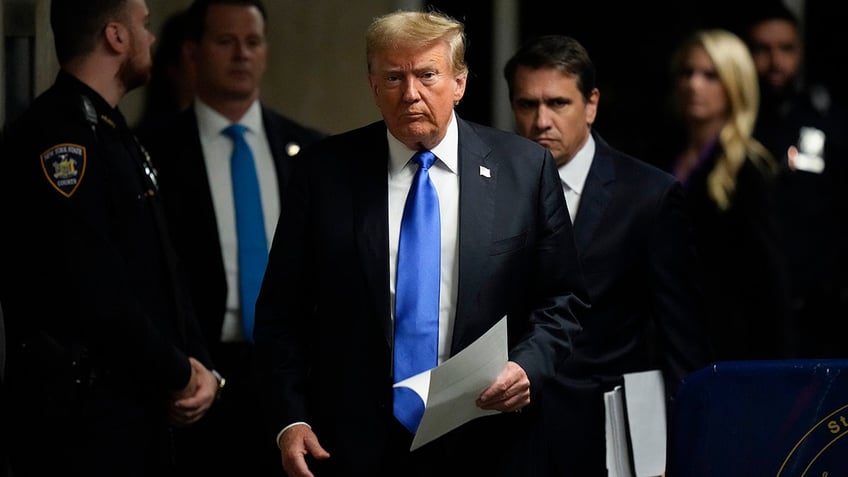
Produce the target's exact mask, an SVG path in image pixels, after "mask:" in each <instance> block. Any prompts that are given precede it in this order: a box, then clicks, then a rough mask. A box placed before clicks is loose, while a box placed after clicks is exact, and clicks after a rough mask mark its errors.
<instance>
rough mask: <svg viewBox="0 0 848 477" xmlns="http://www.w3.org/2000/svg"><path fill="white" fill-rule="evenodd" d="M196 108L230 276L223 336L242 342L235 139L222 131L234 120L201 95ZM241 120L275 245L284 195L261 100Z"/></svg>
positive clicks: (267, 227)
mask: <svg viewBox="0 0 848 477" xmlns="http://www.w3.org/2000/svg"><path fill="white" fill-rule="evenodd" d="M194 110H195V114H196V115H197V129H198V132H199V134H200V144H201V146H202V148H203V159H204V161H205V162H206V171H207V175H208V179H209V189H210V190H211V191H212V203H213V204H214V207H215V219H216V221H217V223H218V236H219V237H220V240H221V253H222V254H223V257H224V270H225V271H226V275H227V312H226V314H225V316H224V325H223V329H222V332H221V339H222V340H223V341H243V340H244V335H243V333H242V330H241V313H240V305H239V287H238V243H237V239H236V219H235V205H234V203H233V189H232V176H231V173H230V156H231V155H232V152H233V141H232V140H231V139H230V138H229V137H227V136H225V135H224V134H223V133H222V131H223V130H224V128H226V127H227V126H229V125H230V124H232V123H231V122H230V120H229V119H227V118H225V117H224V116H222V115H221V114H220V113H218V112H217V111H215V110H214V109H212V108H211V107H210V106H209V105H207V104H206V103H204V102H203V101H201V100H200V99H199V98H195V100H194ZM239 124H241V125H243V126H245V127H247V130H248V132H247V133H246V134H245V139H246V140H247V144H248V145H249V146H250V150H251V152H253V159H254V162H255V164H256V175H257V176H258V178H259V188H260V191H261V195H262V214H263V216H264V217H265V236H266V237H267V241H268V247H269V249H270V247H271V242H272V240H273V238H274V229H275V228H276V226H277V219H278V218H279V215H280V194H279V189H278V188H277V172H276V169H275V167H274V160H273V157H272V155H271V147H270V146H269V145H268V139H267V137H266V135H265V125H264V124H263V123H262V107H261V105H260V103H259V101H255V102H254V103H253V105H252V106H251V107H250V109H248V110H247V112H246V113H245V114H244V116H243V117H242V118H241V120H239ZM198 172H199V171H198Z"/></svg>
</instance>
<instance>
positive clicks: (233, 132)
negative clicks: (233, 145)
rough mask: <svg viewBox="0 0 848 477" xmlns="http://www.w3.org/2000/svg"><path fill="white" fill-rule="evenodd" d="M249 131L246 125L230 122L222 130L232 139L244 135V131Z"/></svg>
mask: <svg viewBox="0 0 848 477" xmlns="http://www.w3.org/2000/svg"><path fill="white" fill-rule="evenodd" d="M246 131H247V127H246V126H242V125H241V124H230V125H229V126H227V127H226V128H224V130H223V131H221V132H222V133H223V134H224V135H226V136H228V137H229V138H230V139H232V140H236V139H238V138H240V137H243V136H244V133H245V132H246Z"/></svg>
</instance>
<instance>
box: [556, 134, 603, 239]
mask: <svg viewBox="0 0 848 477" xmlns="http://www.w3.org/2000/svg"><path fill="white" fill-rule="evenodd" d="M594 157H595V138H593V137H592V135H591V134H590V135H589V138H588V139H587V140H586V144H584V145H583V147H581V148H580V150H579V151H577V154H575V155H574V157H573V158H571V160H570V161H568V162H566V163H565V164H563V165H561V166H559V169H558V171H559V179H560V181H561V182H562V190H563V192H565V203H566V204H568V214H569V215H570V216H571V223H572V224H573V223H574V218H575V217H577V208H578V207H580V196H581V195H582V194H583V186H585V185H586V177H587V176H588V175H589V168H590V167H592V159H593V158H594Z"/></svg>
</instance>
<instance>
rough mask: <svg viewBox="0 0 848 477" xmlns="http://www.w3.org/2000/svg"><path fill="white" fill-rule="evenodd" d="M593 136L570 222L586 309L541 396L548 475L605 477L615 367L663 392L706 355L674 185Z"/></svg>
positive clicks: (693, 268)
mask: <svg viewBox="0 0 848 477" xmlns="http://www.w3.org/2000/svg"><path fill="white" fill-rule="evenodd" d="M593 137H594V138H595V144H596V149H595V156H594V159H593V161H592V166H591V168H590V169H589V175H588V176H587V178H586V184H585V186H584V188H583V193H582V197H581V199H580V205H579V207H578V209H577V215H576V217H575V222H574V236H575V242H576V245H577V250H578V252H579V254H580V260H581V263H582V265H583V272H584V277H585V280H586V286H587V288H588V290H589V299H590V301H591V303H592V308H591V309H590V310H589V311H588V313H587V314H586V316H585V318H584V319H583V321H582V324H583V331H582V332H581V333H580V334H579V335H578V336H577V337H576V338H575V341H574V351H573V353H572V356H571V358H569V359H568V361H567V362H566V365H565V367H564V369H563V371H562V372H561V373H559V374H558V375H557V380H556V382H555V383H554V384H553V386H552V387H553V388H554V389H553V391H552V392H551V393H548V394H546V396H545V411H546V412H547V413H548V414H547V415H548V417H549V418H550V419H548V420H546V421H545V422H546V426H547V428H548V430H547V431H546V433H547V435H548V437H549V439H548V440H547V442H548V446H549V447H551V448H550V450H549V452H550V454H549V455H550V458H551V459H552V460H553V461H554V462H556V464H555V465H556V467H555V469H556V470H554V471H552V472H551V473H550V474H549V475H565V474H559V472H568V475H572V473H573V475H580V476H595V475H606V470H605V467H606V466H605V457H604V456H605V453H604V452H605V448H606V447H605V440H604V402H603V393H604V392H606V391H609V390H611V389H612V388H613V387H614V386H615V385H616V384H620V383H621V382H622V375H623V374H624V373H628V372H635V371H644V370H648V369H653V368H659V369H661V370H662V371H663V375H664V377H665V381H666V387H667V391H668V394H669V396H670V397H671V396H673V394H674V393H675V390H676V389H677V386H678V384H679V383H680V381H681V380H682V379H683V377H684V376H686V375H687V374H688V373H690V372H692V371H695V370H697V369H699V368H701V367H703V366H706V365H707V364H709V362H710V353H709V348H708V340H707V338H706V334H705V331H704V330H703V326H704V323H703V320H704V317H703V313H702V310H703V309H704V302H703V292H702V290H701V278H700V271H699V265H698V262H697V257H696V254H695V249H694V246H695V245H694V241H693V236H692V229H691V227H692V226H691V223H690V220H689V218H688V216H687V213H686V212H685V211H686V203H685V198H684V193H683V189H682V186H681V184H680V183H679V182H678V181H676V180H675V178H674V177H673V176H671V175H670V174H667V173H665V172H663V171H661V170H659V169H657V168H656V167H653V166H651V165H648V164H647V163H645V162H643V161H640V160H638V159H636V158H633V157H630V156H627V155H625V154H623V153H621V152H619V151H616V150H615V149H613V148H612V147H610V146H609V145H608V144H607V143H606V142H604V141H603V139H602V138H601V137H600V136H599V135H597V134H596V133H593ZM550 398H553V399H550ZM554 416H556V417H554Z"/></svg>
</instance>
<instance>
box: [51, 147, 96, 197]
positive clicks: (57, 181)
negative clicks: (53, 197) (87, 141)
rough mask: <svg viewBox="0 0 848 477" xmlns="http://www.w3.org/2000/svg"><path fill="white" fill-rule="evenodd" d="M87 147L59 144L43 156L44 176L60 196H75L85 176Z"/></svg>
mask: <svg viewBox="0 0 848 477" xmlns="http://www.w3.org/2000/svg"><path fill="white" fill-rule="evenodd" d="M85 159H86V154H85V147H84V146H80V145H79V144H69V143H65V144H57V145H55V146H53V147H51V148H50V149H48V150H46V151H44V152H43V153H42V154H41V168H42V169H43V170H44V175H45V176H46V177H47V180H48V181H49V182H50V185H52V186H53V188H55V189H56V190H57V191H59V193H60V194H62V195H64V196H65V197H70V196H72V195H74V192H76V190H77V187H79V185H80V182H81V181H82V177H83V176H84V175H85Z"/></svg>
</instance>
